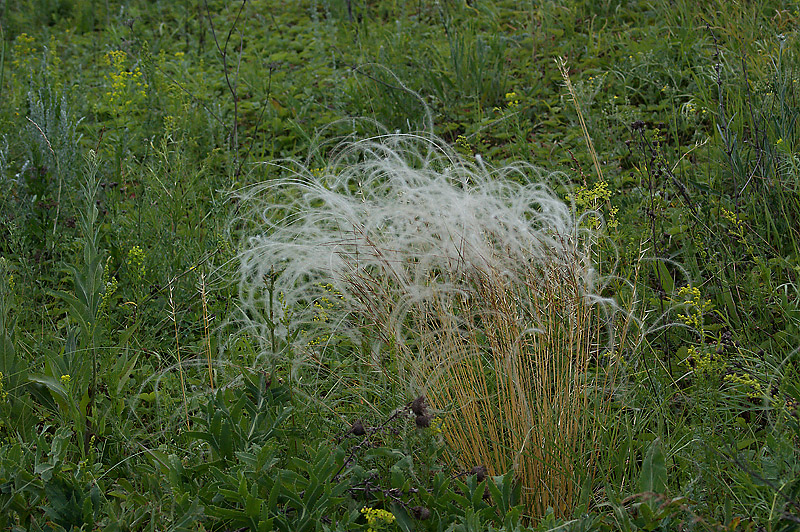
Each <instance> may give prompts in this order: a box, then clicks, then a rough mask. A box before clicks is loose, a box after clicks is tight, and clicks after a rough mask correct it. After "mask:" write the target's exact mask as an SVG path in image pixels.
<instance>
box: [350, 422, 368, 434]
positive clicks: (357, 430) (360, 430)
mask: <svg viewBox="0 0 800 532" xmlns="http://www.w3.org/2000/svg"><path fill="white" fill-rule="evenodd" d="M366 433H367V431H366V430H364V425H363V424H362V423H361V420H356V422H355V423H353V426H352V427H350V434H353V435H355V436H363V435H364V434H366Z"/></svg>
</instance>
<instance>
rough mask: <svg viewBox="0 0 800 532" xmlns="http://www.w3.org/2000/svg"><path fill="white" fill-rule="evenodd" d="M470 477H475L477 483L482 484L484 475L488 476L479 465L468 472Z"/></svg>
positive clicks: (486, 471) (484, 469)
mask: <svg viewBox="0 0 800 532" xmlns="http://www.w3.org/2000/svg"><path fill="white" fill-rule="evenodd" d="M469 474H470V475H475V476H476V477H477V479H478V482H483V481H484V479H485V478H486V475H487V474H489V471H488V470H487V469H486V466H484V465H479V466H475V467H473V468H472V469H470V470H469Z"/></svg>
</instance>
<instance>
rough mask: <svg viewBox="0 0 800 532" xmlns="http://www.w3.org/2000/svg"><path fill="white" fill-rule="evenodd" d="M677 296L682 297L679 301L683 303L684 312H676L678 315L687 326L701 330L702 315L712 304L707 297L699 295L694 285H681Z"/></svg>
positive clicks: (698, 290)
mask: <svg viewBox="0 0 800 532" xmlns="http://www.w3.org/2000/svg"><path fill="white" fill-rule="evenodd" d="M678 297H679V298H682V300H681V303H682V304H684V305H685V309H686V311H685V312H682V313H680V314H678V317H679V318H680V319H681V321H682V322H683V323H684V325H687V326H689V327H693V328H694V329H697V330H698V331H702V330H703V315H704V314H705V313H706V312H708V311H709V310H711V308H712V304H711V301H709V300H708V299H703V298H702V297H701V296H700V289H699V288H697V287H696V286H682V287H681V288H680V290H678Z"/></svg>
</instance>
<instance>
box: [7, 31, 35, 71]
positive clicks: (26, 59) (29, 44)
mask: <svg viewBox="0 0 800 532" xmlns="http://www.w3.org/2000/svg"><path fill="white" fill-rule="evenodd" d="M34 42H36V39H34V38H33V37H31V36H30V35H28V34H27V33H20V34H19V35H17V38H16V39H14V48H13V54H14V59H13V60H12V61H11V64H12V65H13V67H14V69H19V68H21V67H28V66H30V64H31V61H32V59H33V54H34V52H35V51H36V48H34V45H33V43H34Z"/></svg>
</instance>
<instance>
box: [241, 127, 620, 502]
mask: <svg viewBox="0 0 800 532" xmlns="http://www.w3.org/2000/svg"><path fill="white" fill-rule="evenodd" d="M333 154H334V155H333V156H331V157H330V158H329V162H328V164H327V166H326V167H324V168H323V169H322V170H320V169H318V168H315V169H314V172H313V173H312V172H311V170H309V169H308V168H309V167H310V165H303V164H297V163H283V164H279V165H278V164H275V165H269V166H268V167H267V169H269V170H271V171H274V172H276V173H279V174H281V175H282V177H277V178H273V179H270V180H268V181H265V182H263V183H260V184H258V185H255V186H252V187H250V188H249V189H247V190H244V191H242V192H240V193H239V195H238V199H239V200H240V201H239V205H238V209H239V212H246V213H250V214H251V217H250V218H244V217H241V218H239V219H238V220H237V223H238V224H239V227H245V228H246V231H248V232H249V237H248V238H247V240H246V241H245V242H244V243H243V250H242V251H241V254H240V298H241V304H242V306H243V309H244V311H245V312H244V314H246V315H247V316H249V320H248V321H247V324H246V325H247V328H248V334H250V335H252V336H254V337H256V338H262V339H263V346H264V353H265V356H286V357H287V358H288V355H289V354H291V359H292V360H293V361H294V362H295V363H296V364H300V363H301V361H303V360H312V359H313V360H317V361H318V360H320V359H322V358H324V357H326V356H336V355H333V353H334V351H335V350H336V349H343V348H345V347H344V346H362V347H360V348H359V349H358V353H357V354H360V355H362V356H364V357H365V358H368V360H365V361H364V362H365V363H367V364H370V365H371V366H372V367H373V368H374V370H375V371H376V372H380V373H382V374H383V375H386V376H387V377H388V378H389V379H392V380H393V382H396V383H397V384H398V386H402V387H404V389H403V392H404V393H406V394H407V395H408V396H409V397H417V396H421V395H422V394H424V395H425V397H426V400H427V402H428V404H429V405H430V408H431V409H433V410H434V411H436V412H440V413H441V417H443V418H445V419H446V422H447V430H446V431H445V433H444V436H445V438H446V440H447V442H448V443H449V444H450V446H451V447H452V448H453V449H454V450H455V451H456V453H457V456H458V460H459V462H460V463H459V464H457V465H456V467H460V468H461V469H462V470H463V469H464V468H467V469H468V468H469V467H473V466H475V465H483V464H485V465H486V467H487V469H488V473H489V474H490V475H500V474H503V473H504V472H506V471H508V470H510V469H514V470H515V472H516V474H517V478H518V479H519V481H520V483H521V486H522V494H523V502H524V503H525V504H526V506H527V508H528V510H529V512H530V514H531V515H533V516H538V515H543V514H544V512H545V511H546V510H547V508H548V507H552V508H553V509H554V510H555V511H556V512H557V514H559V515H566V514H568V513H569V511H570V510H571V509H572V506H573V505H574V503H575V500H576V497H577V492H576V490H577V486H578V485H579V482H582V481H585V480H587V479H586V478H585V476H586V475H588V476H589V477H591V476H592V475H593V469H594V463H595V456H596V454H595V453H596V452H597V447H596V446H595V445H594V443H595V442H596V441H597V439H598V438H599V433H600V430H601V427H602V425H601V424H602V421H603V420H602V418H603V416H604V414H605V413H606V412H607V406H608V397H609V396H610V394H609V393H606V392H607V390H608V389H610V388H611V387H612V386H613V382H614V371H615V367H616V364H615V362H614V361H615V357H613V356H612V353H613V351H614V335H613V333H612V331H611V328H610V326H609V323H610V321H609V319H610V315H611V314H612V313H613V311H614V310H615V307H614V305H613V303H612V302H611V301H610V300H607V299H604V298H602V297H599V296H598V295H597V294H598V293H599V292H600V291H601V289H602V286H601V283H602V281H603V278H602V276H600V275H599V273H598V271H597V269H596V267H595V264H594V262H593V259H592V257H593V256H596V255H595V254H594V252H593V250H592V246H593V245H594V244H595V243H596V241H597V236H598V234H597V232H596V231H595V230H594V229H592V228H587V227H586V224H582V223H580V220H579V219H577V218H576V216H575V215H574V208H573V206H570V205H568V204H565V203H564V202H563V201H561V200H560V199H559V198H558V197H557V196H556V195H555V194H554V193H553V192H552V191H551V189H550V188H549V187H548V185H549V184H552V183H557V182H558V181H559V179H560V176H559V175H558V174H553V173H548V172H545V171H543V170H541V169H539V168H536V167H533V166H531V165H529V164H523V163H520V164H515V165H509V166H504V167H500V168H490V167H489V166H487V165H485V164H484V163H483V161H481V159H480V158H478V159H477V160H476V161H475V162H471V161H467V160H465V159H464V158H463V157H462V156H460V155H458V154H457V153H456V152H455V151H453V150H451V149H450V148H449V147H448V146H447V145H446V144H445V143H444V142H442V141H441V140H439V139H437V138H434V137H431V136H429V135H423V134H386V135H381V136H377V137H374V138H370V139H367V140H363V141H353V142H347V143H343V144H342V145H340V146H338V147H337V148H336V149H335V150H334V151H333ZM254 212H255V213H257V214H256V216H252V213H254ZM265 279H269V280H270V283H271V284H270V290H268V291H267V290H265V289H264V286H265ZM273 294H279V297H280V307H281V308H280V309H279V312H278V313H277V314H278V315H277V316H275V317H274V318H273V319H269V320H264V319H259V318H257V316H259V315H263V310H259V309H265V308H268V307H269V308H272V307H271V306H270V302H269V301H267V298H269V297H273ZM331 294H335V295H336V297H335V298H332V297H331ZM322 302H324V308H325V315H324V319H320V317H319V316H320V315H319V307H320V304H321V303H322ZM276 334H277V336H278V337H279V338H280V342H279V343H280V345H281V346H282V347H281V349H279V350H276V349H274V347H275V345H276V341H275V338H274V337H275V335H276ZM318 338H325V339H326V340H325V342H319V341H315V339H318ZM270 345H271V346H272V349H269V348H268V347H269V346H270ZM365 345H366V346H368V347H367V348H366V349H365V348H363V346H365ZM579 475H583V477H581V478H579Z"/></svg>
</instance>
